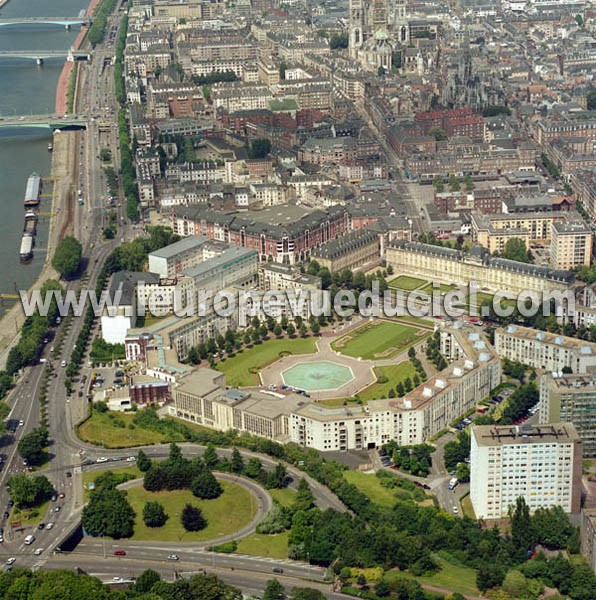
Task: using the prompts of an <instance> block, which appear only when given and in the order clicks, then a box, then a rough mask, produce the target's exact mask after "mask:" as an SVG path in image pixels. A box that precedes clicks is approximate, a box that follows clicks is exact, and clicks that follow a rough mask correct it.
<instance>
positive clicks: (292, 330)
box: [286, 323, 296, 337]
mask: <svg viewBox="0 0 596 600" xmlns="http://www.w3.org/2000/svg"><path fill="white" fill-rule="evenodd" d="M286 332H287V334H288V337H292V336H293V335H294V334H295V333H296V327H294V325H293V324H292V323H288V328H287V329H286Z"/></svg>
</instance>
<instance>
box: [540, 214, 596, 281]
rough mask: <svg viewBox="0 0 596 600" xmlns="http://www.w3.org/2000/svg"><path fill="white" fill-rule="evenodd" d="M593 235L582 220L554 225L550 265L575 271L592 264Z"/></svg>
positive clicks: (555, 223)
mask: <svg viewBox="0 0 596 600" xmlns="http://www.w3.org/2000/svg"><path fill="white" fill-rule="evenodd" d="M592 245H593V234H592V230H591V228H590V227H589V226H588V225H587V224H586V223H585V222H584V221H582V220H579V221H569V222H565V221H561V222H554V223H553V224H552V234H551V244H550V264H551V266H552V267H553V268H556V269H569V270H571V269H575V268H577V267H583V266H589V265H590V263H591V262H592Z"/></svg>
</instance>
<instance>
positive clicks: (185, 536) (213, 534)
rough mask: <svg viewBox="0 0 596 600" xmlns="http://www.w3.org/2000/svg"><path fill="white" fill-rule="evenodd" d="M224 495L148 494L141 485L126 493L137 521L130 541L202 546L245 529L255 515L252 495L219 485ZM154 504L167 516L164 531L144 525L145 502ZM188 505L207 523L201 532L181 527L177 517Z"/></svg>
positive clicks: (187, 491)
mask: <svg viewBox="0 0 596 600" xmlns="http://www.w3.org/2000/svg"><path fill="white" fill-rule="evenodd" d="M220 483H221V485H222V487H223V490H224V491H223V494H222V495H221V496H220V497H219V498H215V499H214V500H200V499H198V498H195V497H194V496H193V495H192V493H191V492H190V491H189V490H175V491H172V492H168V491H164V492H148V491H146V490H145V489H144V488H143V487H142V485H139V486H136V487H134V488H131V489H129V490H127V495H128V501H129V502H130V504H131V506H132V507H133V509H134V511H135V513H136V518H135V528H134V531H135V532H134V535H133V537H132V539H133V540H139V541H145V540H146V541H150V540H156V541H157V540H158V541H160V542H202V541H205V540H213V539H215V538H218V537H221V536H223V535H228V534H231V533H234V532H235V531H238V530H239V529H241V528H242V527H244V526H245V525H248V523H250V521H251V520H252V518H253V517H254V515H255V513H256V508H257V501H256V500H252V501H251V496H252V495H251V494H250V493H249V492H248V490H246V489H244V488H243V487H241V486H239V485H237V484H235V483H231V482H228V481H223V480H221V481H220ZM151 500H157V501H158V502H161V504H163V506H164V509H165V511H166V513H167V514H168V516H169V519H168V520H167V522H166V524H165V525H164V526H163V527H156V528H151V527H147V526H146V525H145V524H144V523H143V507H144V506H145V502H148V501H151ZM187 502H189V503H191V504H193V505H194V506H198V507H200V508H201V510H202V511H203V516H204V517H205V518H206V519H207V527H205V529H203V530H201V531H196V532H189V531H186V530H185V529H184V528H183V527H182V524H181V523H180V514H181V512H182V509H183V508H184V505H185V504H186V503H187Z"/></svg>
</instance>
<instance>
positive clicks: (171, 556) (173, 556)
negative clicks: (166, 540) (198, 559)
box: [168, 554, 180, 560]
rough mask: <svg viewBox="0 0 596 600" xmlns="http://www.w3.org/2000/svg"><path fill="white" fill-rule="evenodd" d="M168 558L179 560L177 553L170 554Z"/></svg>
mask: <svg viewBox="0 0 596 600" xmlns="http://www.w3.org/2000/svg"><path fill="white" fill-rule="evenodd" d="M168 560H180V558H179V557H178V555H177V554H170V555H169V556H168Z"/></svg>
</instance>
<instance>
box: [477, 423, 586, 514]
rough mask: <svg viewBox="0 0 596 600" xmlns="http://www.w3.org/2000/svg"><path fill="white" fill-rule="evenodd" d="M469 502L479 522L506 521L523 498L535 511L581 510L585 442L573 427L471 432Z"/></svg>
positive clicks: (481, 428) (494, 428) (480, 428)
mask: <svg viewBox="0 0 596 600" xmlns="http://www.w3.org/2000/svg"><path fill="white" fill-rule="evenodd" d="M471 444H472V445H471V452H470V499H471V501H472V506H473V507H474V512H475V513H476V517H477V518H479V519H500V518H502V517H506V516H507V514H508V511H509V507H510V506H513V505H515V502H516V500H517V498H519V497H523V498H524V499H525V501H526V504H527V505H528V507H529V509H530V512H534V511H535V510H536V509H537V508H549V507H551V506H556V505H559V506H561V508H562V509H563V510H564V511H565V512H567V513H579V511H580V508H581V477H582V442H581V439H580V437H579V435H578V433H577V431H576V429H575V427H574V426H573V424H571V423H551V424H549V425H539V426H536V427H534V426H532V425H522V426H517V425H506V426H495V425H480V426H477V427H474V428H473V429H472V435H471Z"/></svg>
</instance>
